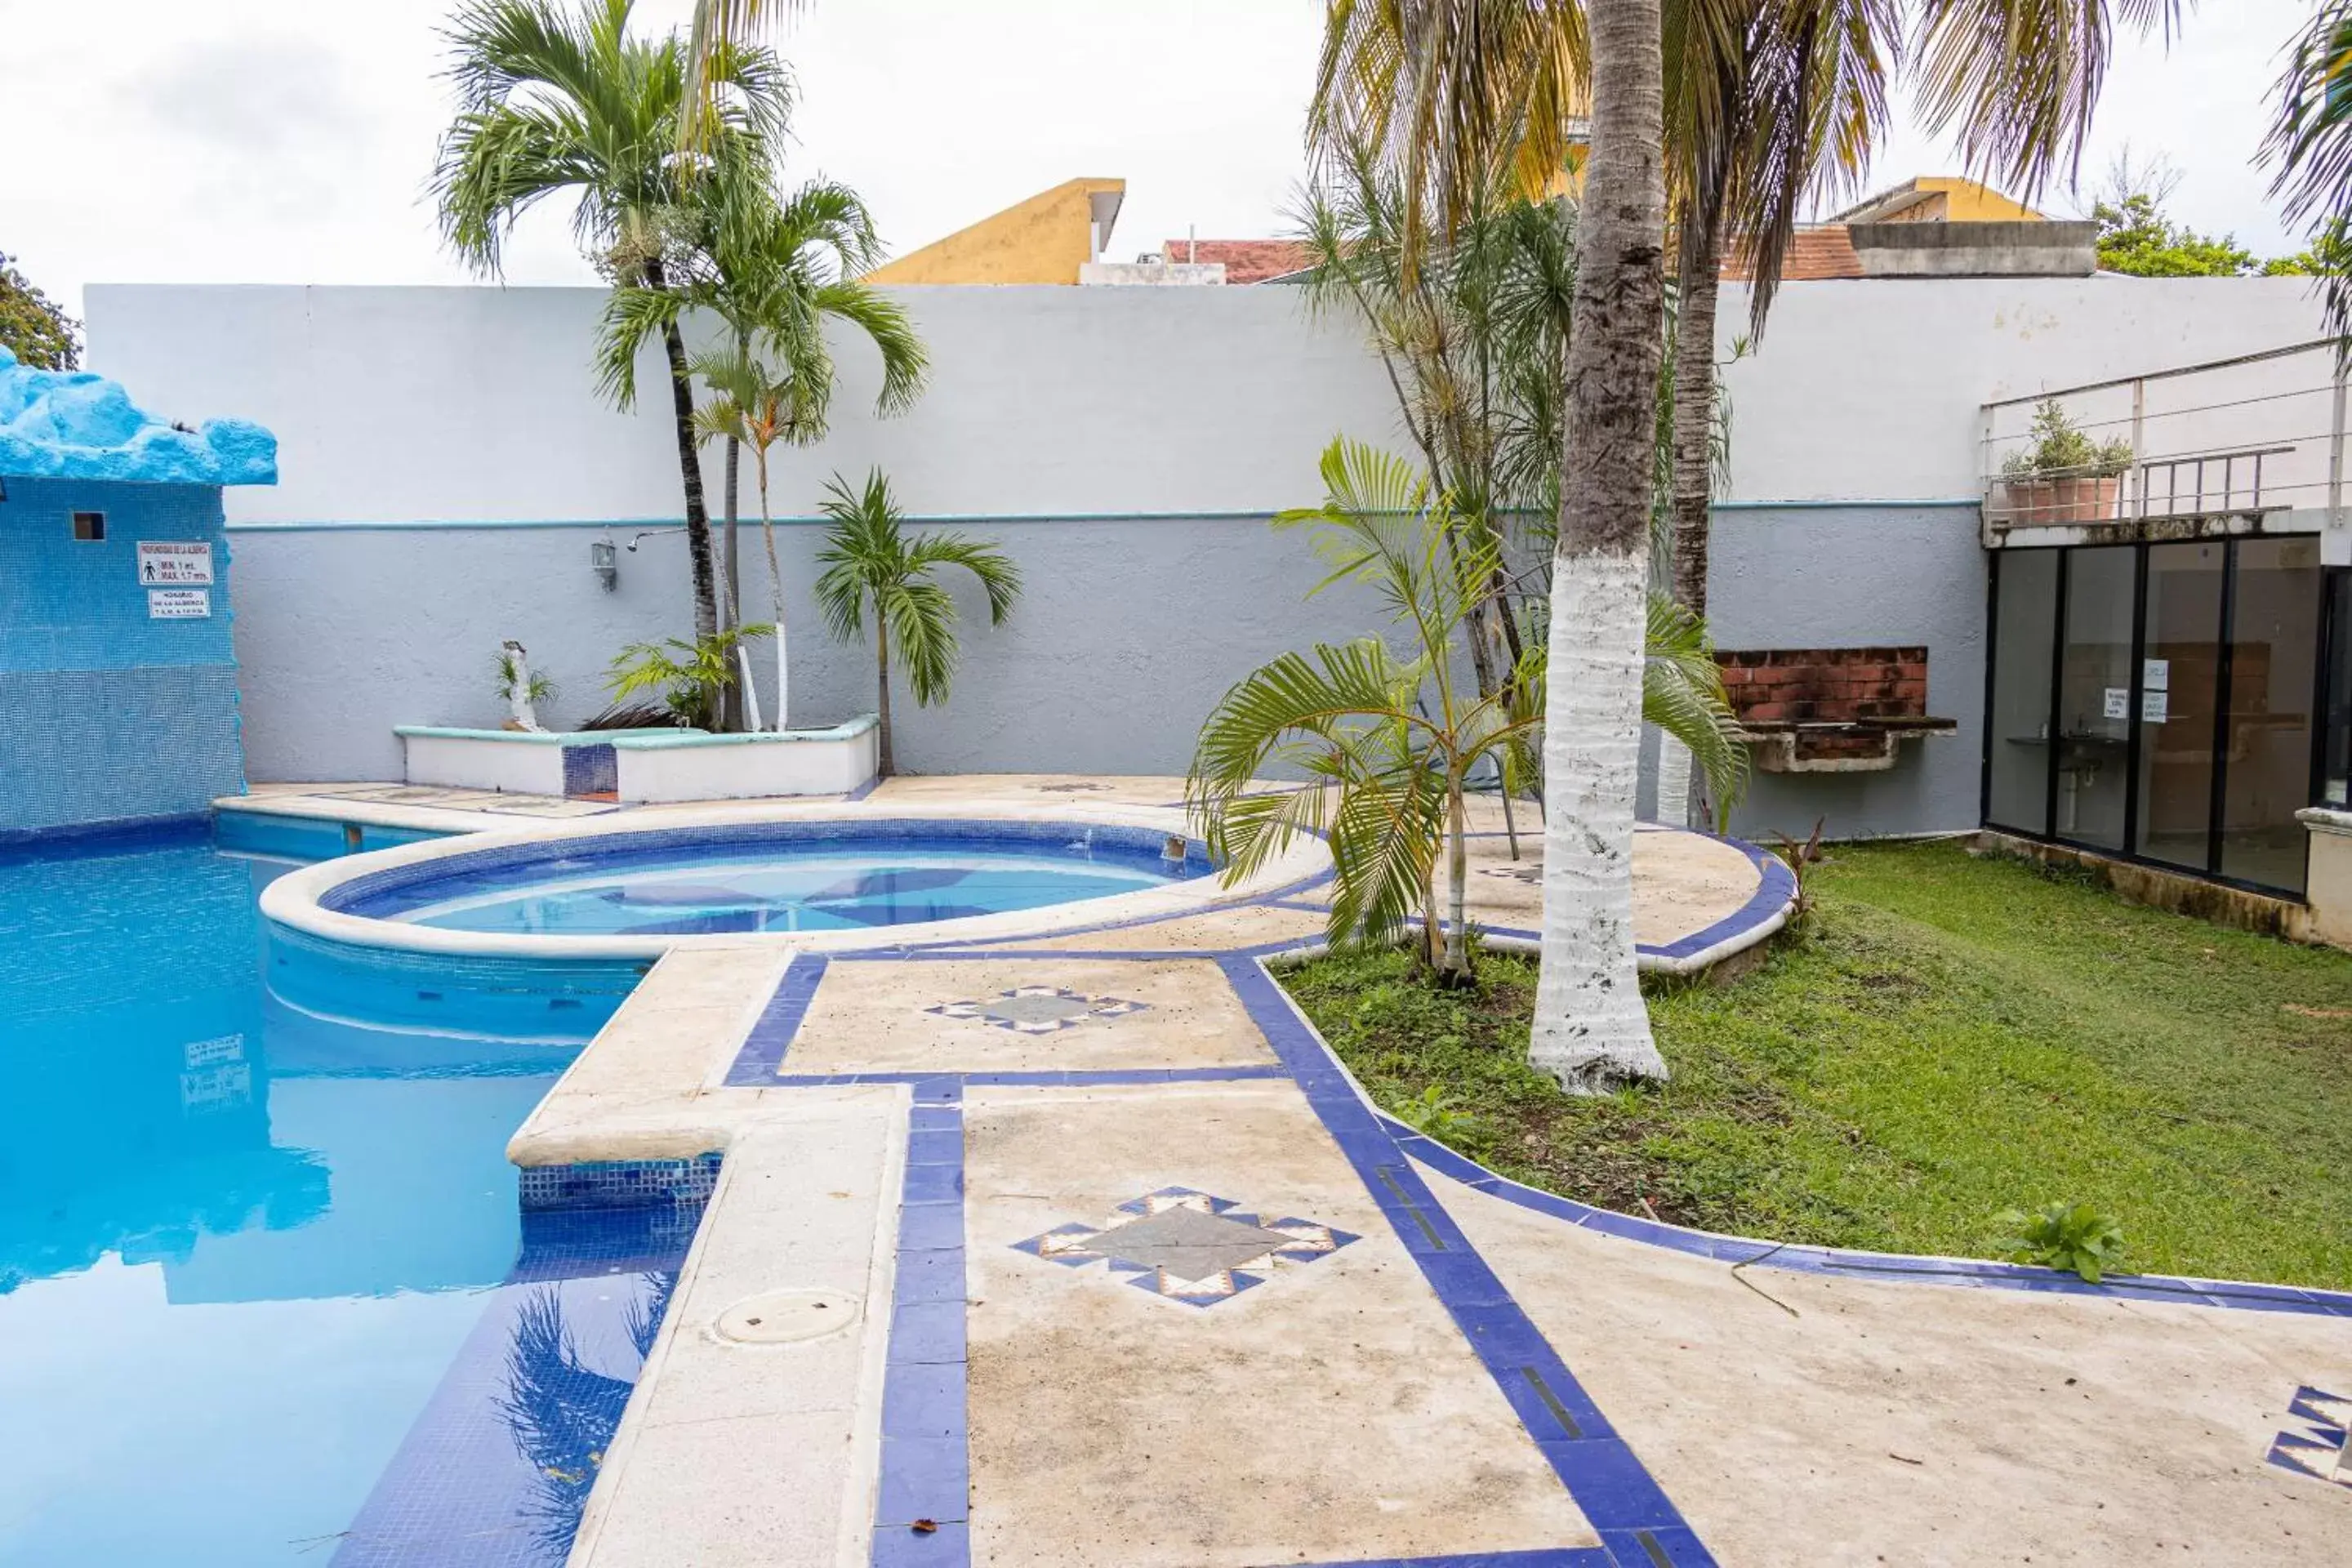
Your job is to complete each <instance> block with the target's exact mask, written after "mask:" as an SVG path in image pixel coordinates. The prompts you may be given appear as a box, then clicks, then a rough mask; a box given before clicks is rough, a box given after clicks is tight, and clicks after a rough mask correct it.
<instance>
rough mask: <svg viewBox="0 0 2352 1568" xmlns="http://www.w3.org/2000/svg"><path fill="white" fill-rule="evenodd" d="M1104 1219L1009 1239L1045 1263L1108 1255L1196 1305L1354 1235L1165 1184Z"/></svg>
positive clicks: (1130, 1274) (1209, 1303) (1142, 1284)
mask: <svg viewBox="0 0 2352 1568" xmlns="http://www.w3.org/2000/svg"><path fill="white" fill-rule="evenodd" d="M1118 1212H1119V1213H1121V1214H1123V1215H1129V1216H1130V1217H1129V1218H1127V1219H1122V1220H1118V1221H1115V1222H1113V1223H1112V1224H1110V1225H1108V1226H1087V1225H1064V1226H1055V1227H1054V1228H1053V1229H1052V1230H1049V1231H1047V1232H1045V1234H1044V1235H1043V1236H1033V1237H1030V1238H1029V1239H1028V1240H1026V1241H1016V1242H1014V1243H1013V1247H1015V1248H1016V1249H1017V1250H1019V1251H1022V1252H1026V1253H1028V1254H1030V1255H1031V1256H1032V1257H1035V1258H1044V1259H1045V1261H1046V1262H1048V1263H1059V1264H1062V1265H1064V1266H1065V1267H1066V1268H1085V1267H1086V1266H1087V1264H1089V1263H1095V1262H1108V1264H1109V1265H1110V1271H1111V1272H1112V1273H1113V1274H1118V1275H1124V1276H1126V1277H1127V1282H1128V1283H1129V1284H1130V1285H1134V1286H1137V1287H1139V1288H1140V1289H1146V1290H1149V1291H1150V1292H1151V1293H1152V1294H1154V1295H1157V1296H1165V1297H1167V1298H1168V1299H1169V1300H1172V1301H1183V1302H1188V1303H1190V1304H1191V1305H1192V1306H1195V1307H1213V1306H1215V1305H1216V1304H1217V1303H1218V1302H1220V1301H1227V1300H1232V1299H1233V1298H1234V1297H1235V1296H1238V1295H1240V1294H1241V1293H1242V1292H1243V1291H1244V1290H1246V1289H1249V1288H1250V1287H1251V1286H1253V1285H1262V1284H1264V1283H1265V1276H1266V1275H1267V1274H1268V1273H1270V1272H1271V1271H1272V1270H1273V1268H1274V1266H1275V1264H1276V1262H1284V1263H1312V1262H1314V1261H1315V1260H1316V1259H1317V1258H1326V1257H1328V1256H1329V1255H1331V1254H1332V1253H1334V1252H1337V1251H1339V1248H1341V1247H1345V1246H1347V1245H1348V1244H1349V1242H1351V1241H1355V1240H1357V1239H1359V1238H1358V1237H1356V1236H1354V1235H1352V1234H1350V1233H1349V1232H1348V1231H1344V1230H1336V1229H1334V1228H1332V1227H1331V1226H1328V1225H1317V1224H1316V1223H1315V1222H1314V1221H1312V1220H1305V1219H1261V1218H1259V1217H1258V1216H1257V1215H1254V1214H1244V1213H1242V1212H1241V1211H1240V1209H1239V1207H1238V1206H1237V1205H1235V1204H1234V1202H1233V1200H1232V1199H1230V1198H1219V1197H1212V1196H1210V1195H1209V1194H1207V1193H1201V1192H1195V1191H1193V1190H1192V1188H1190V1187H1162V1188H1160V1190H1159V1191H1158V1192H1156V1193H1146V1194H1144V1195H1143V1196H1141V1197H1139V1198H1137V1199H1134V1200H1133V1201H1132V1202H1129V1203H1123V1204H1121V1205H1118Z"/></svg>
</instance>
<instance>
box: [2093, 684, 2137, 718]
mask: <svg viewBox="0 0 2352 1568" xmlns="http://www.w3.org/2000/svg"><path fill="white" fill-rule="evenodd" d="M2099 712H2100V714H2101V715H2102V716H2103V717H2105V718H2108V719H2128V718H2130V717H2131V693H2130V692H2129V691H2126V689H2124V688H2122V687H2120V686H2110V687H2108V688H2107V689H2106V690H2105V692H2103V693H2102V694H2101V698H2100V702H2099Z"/></svg>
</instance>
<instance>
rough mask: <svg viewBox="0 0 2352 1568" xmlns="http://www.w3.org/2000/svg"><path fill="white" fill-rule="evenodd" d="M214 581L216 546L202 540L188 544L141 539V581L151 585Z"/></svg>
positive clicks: (165, 540)
mask: <svg viewBox="0 0 2352 1568" xmlns="http://www.w3.org/2000/svg"><path fill="white" fill-rule="evenodd" d="M212 580H213V547H212V546H211V545H209V544H206V543H205V542H203V541H202V540H195V541H191V542H185V543H183V542H178V541H175V540H168V539H142V540H141V541H140V542H139V581H140V582H142V583H144V584H148V585H149V586H150V587H160V586H162V585H163V584H182V583H201V584H207V585H209V584H211V582H212Z"/></svg>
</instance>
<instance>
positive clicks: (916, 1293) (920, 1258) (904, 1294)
mask: <svg viewBox="0 0 2352 1568" xmlns="http://www.w3.org/2000/svg"><path fill="white" fill-rule="evenodd" d="M963 1267H964V1265H963V1248H962V1247H941V1248H940V1249H939V1250H938V1251H935V1252H901V1253H900V1254H899V1255H898V1300H900V1301H901V1302H906V1303H912V1302H917V1301H954V1302H956V1303H958V1304H961V1302H962V1301H963V1300H964V1296H965V1285H964V1273H963Z"/></svg>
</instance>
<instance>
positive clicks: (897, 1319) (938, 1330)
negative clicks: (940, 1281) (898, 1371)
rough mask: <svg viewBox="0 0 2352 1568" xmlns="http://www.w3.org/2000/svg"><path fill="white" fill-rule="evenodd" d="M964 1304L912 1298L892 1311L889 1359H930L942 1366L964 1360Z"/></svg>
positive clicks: (902, 1360)
mask: <svg viewBox="0 0 2352 1568" xmlns="http://www.w3.org/2000/svg"><path fill="white" fill-rule="evenodd" d="M964 1311H965V1308H964V1304H963V1303H962V1302H961V1301H908V1302H905V1303H902V1304H901V1305H900V1306H899V1308H898V1310H897V1311H895V1312H893V1313H891V1314H890V1346H889V1357H888V1359H889V1360H890V1361H891V1362H892V1363H898V1362H913V1363H922V1362H929V1363H935V1364H939V1365H949V1364H953V1365H958V1366H961V1364H962V1363H963V1359H964V1354H965V1345H966V1341H965V1337H964V1333H965V1329H964Z"/></svg>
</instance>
